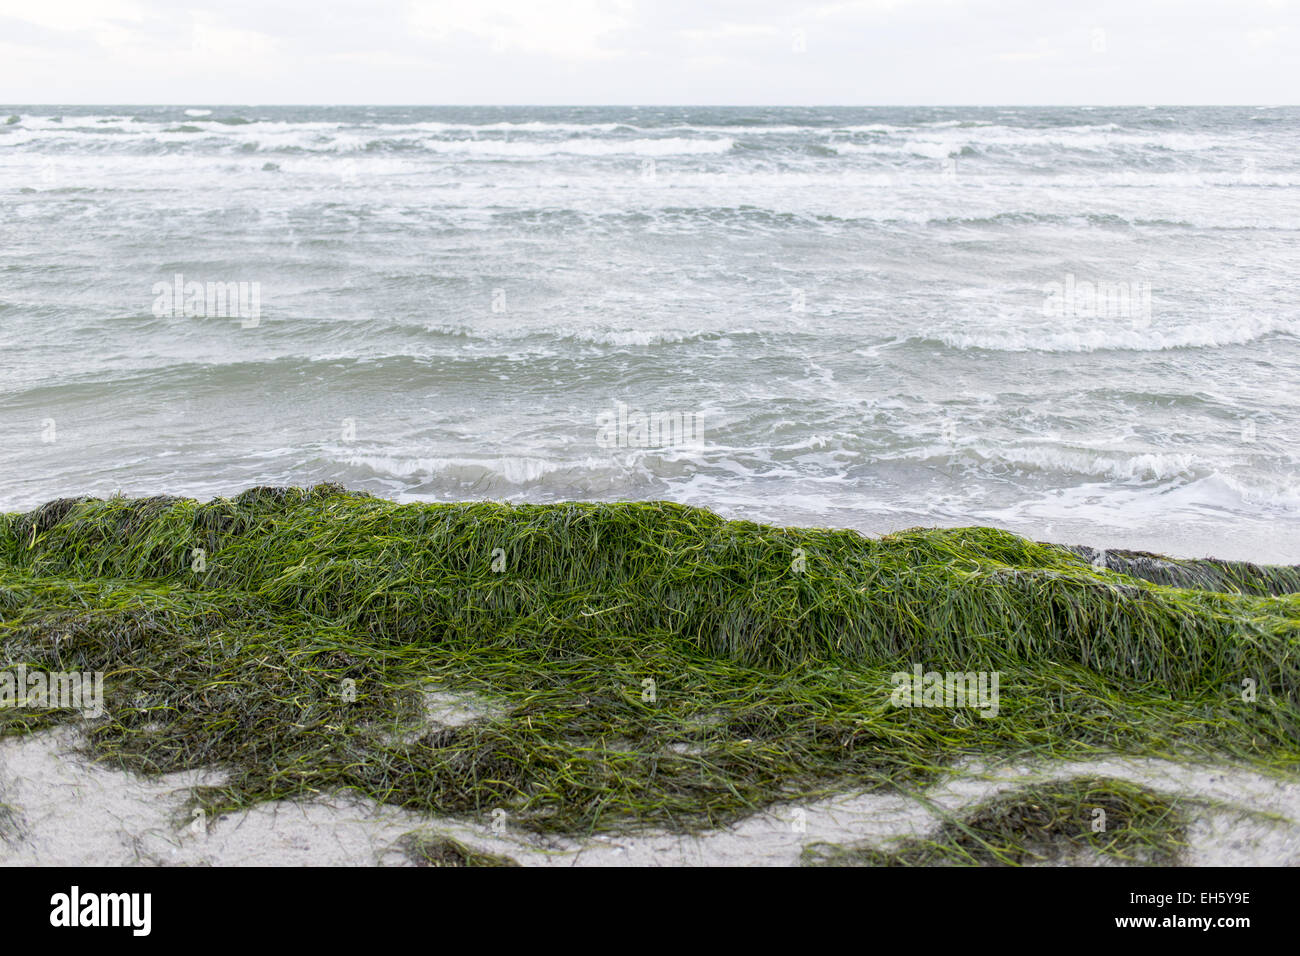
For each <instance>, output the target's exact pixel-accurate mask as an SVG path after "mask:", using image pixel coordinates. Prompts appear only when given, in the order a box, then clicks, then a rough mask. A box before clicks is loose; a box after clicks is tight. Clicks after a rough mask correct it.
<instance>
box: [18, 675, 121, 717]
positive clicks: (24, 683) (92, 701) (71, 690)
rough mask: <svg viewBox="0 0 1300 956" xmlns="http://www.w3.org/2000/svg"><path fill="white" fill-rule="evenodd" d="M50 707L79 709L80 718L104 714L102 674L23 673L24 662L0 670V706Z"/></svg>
mask: <svg viewBox="0 0 1300 956" xmlns="http://www.w3.org/2000/svg"><path fill="white" fill-rule="evenodd" d="M4 707H33V708H46V707H53V708H56V709H59V710H79V711H81V714H82V716H83V717H87V718H92V719H93V718H95V717H102V716H104V675H103V674H101V673H98V672H94V673H92V672H89V671H87V672H86V673H84V674H79V673H77V672H75V671H73V672H70V673H69V672H64V671H55V672H53V673H49V674H47V673H45V672H43V671H32V672H31V673H30V674H29V673H28V672H27V665H26V664H19V665H18V666H17V667H16V668H15V669H14V670H12V671H4V672H3V673H0V708H4Z"/></svg>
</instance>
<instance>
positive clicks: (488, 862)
mask: <svg viewBox="0 0 1300 956" xmlns="http://www.w3.org/2000/svg"><path fill="white" fill-rule="evenodd" d="M397 843H398V846H399V847H400V848H401V850H402V852H403V853H404V854H405V855H406V858H407V859H408V860H410V861H411V862H412V863H414V864H415V865H416V866H518V865H519V864H518V863H517V862H516V861H515V860H513V859H511V858H510V857H508V856H501V855H499V854H496V853H485V852H484V851H482V850H475V849H472V848H471V847H468V846H466V845H465V844H463V843H461V842H460V841H458V840H453V839H452V838H451V837H449V836H447V835H446V834H442V833H426V832H423V831H421V830H413V831H412V832H410V833H407V834H406V835H404V836H403V837H402V838H401V839H400V840H398V841H397Z"/></svg>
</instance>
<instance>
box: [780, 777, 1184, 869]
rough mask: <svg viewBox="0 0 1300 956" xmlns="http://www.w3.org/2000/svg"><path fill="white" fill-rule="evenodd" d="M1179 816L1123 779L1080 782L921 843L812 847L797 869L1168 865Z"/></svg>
mask: <svg viewBox="0 0 1300 956" xmlns="http://www.w3.org/2000/svg"><path fill="white" fill-rule="evenodd" d="M1186 837H1187V816H1186V813H1185V810H1184V807H1183V805H1182V803H1181V802H1180V801H1179V800H1178V799H1176V798H1174V797H1171V796H1168V795H1166V794H1162V793H1158V792H1156V791H1153V790H1149V789H1147V788H1146V787H1142V786H1139V785H1137V784H1134V783H1130V782H1127V781H1124V780H1115V779H1112V778H1106V777H1080V778H1075V779H1070V780H1053V781H1050V782H1047V783H1042V784H1034V785H1032V786H1027V787H1021V788H1018V789H1015V790H1012V791H1010V792H1008V793H1002V794H999V795H997V796H995V797H993V798H992V799H990V800H987V801H985V802H983V803H981V804H979V805H978V806H976V807H974V808H972V809H970V810H968V811H966V812H965V813H963V814H961V815H960V816H958V815H952V814H949V815H948V819H946V820H945V821H944V822H943V823H942V824H941V825H940V826H939V828H938V829H937V830H936V831H935V832H934V834H932V835H931V836H930V837H929V838H928V839H906V840H900V841H898V842H897V843H896V844H895V845H894V846H893V847H891V848H889V849H884V848H881V847H876V846H872V845H871V844H861V845H857V846H848V847H845V846H840V845H837V844H833V843H812V844H809V845H808V846H806V847H805V848H804V851H803V855H802V858H801V862H802V863H803V865H804V866H1025V865H1030V864H1042V863H1053V862H1080V861H1081V860H1083V859H1084V858H1086V857H1088V856H1092V857H1093V858H1103V859H1105V860H1108V861H1110V862H1113V863H1120V864H1125V865H1143V866H1151V865H1166V866H1167V865H1171V864H1174V863H1177V862H1178V859H1179V855H1180V853H1181V852H1182V850H1183V849H1184V848H1185V847H1186V845H1187V840H1186Z"/></svg>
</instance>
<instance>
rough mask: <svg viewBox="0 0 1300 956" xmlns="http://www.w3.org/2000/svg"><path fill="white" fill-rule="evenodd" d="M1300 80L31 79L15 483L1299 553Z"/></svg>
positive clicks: (1182, 551) (12, 340)
mask: <svg viewBox="0 0 1300 956" xmlns="http://www.w3.org/2000/svg"><path fill="white" fill-rule="evenodd" d="M1298 267H1300V108H1295V107H1266V106H1259V107H1251V106H1242V107H1231V108H1229V107H1213V108H1209V107H1206V108H1191V107H1178V108H1170V107H1163V106H1146V107H1124V108H1107V107H1095V108H1089V107H1070V108H1022V107H986V108H983V107H982V108H971V107H962V108H902V107H890V108H884V107H881V108H865V107H808V108H790V107H781V108H768V107H725V108H724V107H716V108H712V107H673V106H640V107H632V106H628V107H573V108H556V107H546V108H541V107H454V108H453V107H382V106H375V107H356V106H348V107H289V106H220V105H213V104H178V105H176V106H168V107H157V106H150V107H140V106H125V105H119V106H108V105H106V106H94V107H87V106H77V107H73V106H32V105H22V104H13V105H10V106H7V107H0V462H2V463H0V510H4V511H17V510H25V509H29V508H32V507H34V506H36V505H38V504H40V503H41V502H43V501H46V500H49V499H52V498H56V497H62V496H70V495H95V496H108V495H112V494H117V493H121V494H126V495H132V496H140V495H155V494H173V495H187V496H192V497H197V498H202V499H207V498H211V497H212V496H216V495H230V494H234V493H236V492H238V491H240V490H242V489H244V488H248V487H250V486H254V485H285V484H294V485H308V484H314V483H318V482H327V481H329V482H339V483H342V484H344V485H346V486H347V487H349V488H355V489H361V490H367V491H370V492H373V493H375V494H377V495H382V496H385V497H388V498H392V499H396V500H400V501H470V500H480V499H491V500H499V501H509V502H556V501H569V500H582V501H627V500H669V501H676V502H681V503H685V504H690V505H697V506H700V507H705V508H709V509H712V510H714V511H716V512H718V513H720V514H722V515H725V516H727V517H732V518H740V519H745V520H752V521H763V522H772V523H779V524H789V525H801V526H830V527H843V528H855V529H858V530H861V531H863V532H865V533H868V534H881V533H886V532H889V531H894V530H898V529H903V528H909V527H914V526H927V527H928V526H951V527H960V526H968V525H993V526H996V527H1001V528H1005V529H1008V530H1010V531H1014V532H1016V533H1019V534H1024V535H1027V536H1030V537H1034V538H1036V539H1039V540H1049V541H1057V542H1065V543H1087V544H1093V545H1096V546H1100V547H1111V548H1135V549H1144V550H1154V551H1163V552H1166V553H1171V554H1176V555H1184V556H1204V555H1213V556H1218V557H1224V558H1241V559H1248V560H1255V561H1261V562H1272V563H1296V562H1300V469H1298V466H1300V282H1298V281H1297V269H1298Z"/></svg>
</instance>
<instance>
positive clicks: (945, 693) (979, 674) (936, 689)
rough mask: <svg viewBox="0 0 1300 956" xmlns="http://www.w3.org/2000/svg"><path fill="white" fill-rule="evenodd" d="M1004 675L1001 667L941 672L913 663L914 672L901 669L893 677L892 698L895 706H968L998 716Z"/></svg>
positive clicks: (981, 713) (983, 713)
mask: <svg viewBox="0 0 1300 956" xmlns="http://www.w3.org/2000/svg"><path fill="white" fill-rule="evenodd" d="M1001 677H1002V673H1001V671H948V672H947V673H940V672H938V671H925V670H924V669H923V668H922V667H921V665H920V664H914V665H912V670H911V673H908V672H907V671H898V672H897V673H896V674H894V675H893V677H892V678H891V680H890V682H891V683H892V684H893V685H894V692H893V693H892V694H891V695H890V697H889V702H890V703H891V704H893V705H894V706H895V707H965V708H970V709H972V710H977V711H979V715H980V716H981V717H996V716H997V715H998V682H999V681H1000V680H1001Z"/></svg>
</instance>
